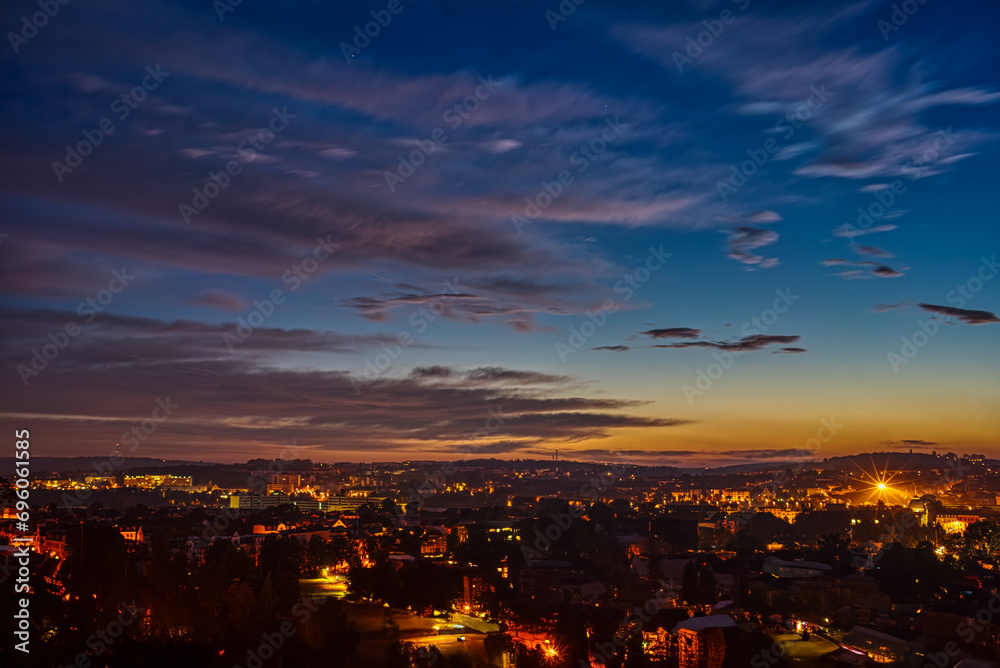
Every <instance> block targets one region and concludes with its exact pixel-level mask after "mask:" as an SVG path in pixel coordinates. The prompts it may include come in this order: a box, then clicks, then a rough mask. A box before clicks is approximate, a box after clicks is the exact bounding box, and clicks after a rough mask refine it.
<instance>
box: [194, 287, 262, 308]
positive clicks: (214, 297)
mask: <svg viewBox="0 0 1000 668" xmlns="http://www.w3.org/2000/svg"><path fill="white" fill-rule="evenodd" d="M191 303H192V304H197V305H199V306H212V307H215V308H219V309H222V310H223V311H229V312H230V313H237V312H239V311H242V310H244V309H246V307H247V306H248V305H249V302H248V301H247V300H245V299H243V298H242V297H239V296H238V295H234V294H233V293H231V292H227V291H226V290H205V291H204V292H202V293H201V294H200V295H198V296H197V297H196V298H195V299H193V300H191Z"/></svg>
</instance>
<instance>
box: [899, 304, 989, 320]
mask: <svg viewBox="0 0 1000 668" xmlns="http://www.w3.org/2000/svg"><path fill="white" fill-rule="evenodd" d="M918 306H919V307H920V308H922V309H923V310H925V311H929V312H931V313H938V314H940V315H945V316H949V317H952V318H957V319H959V320H961V321H962V322H964V323H966V324H969V325H985V324H989V323H993V322H1000V318H998V317H997V316H996V315H995V314H993V313H990V312H989V311H974V310H970V309H964V308H955V307H954V306H939V305H937V304H924V303H920V304H918Z"/></svg>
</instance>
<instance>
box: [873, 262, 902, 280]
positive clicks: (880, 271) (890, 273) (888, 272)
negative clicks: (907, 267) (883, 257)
mask: <svg viewBox="0 0 1000 668" xmlns="http://www.w3.org/2000/svg"><path fill="white" fill-rule="evenodd" d="M872 273H873V274H875V275H876V276H881V277H883V278H897V277H899V276H902V275H903V272H901V271H896V270H895V269H893V268H892V267H887V266H885V265H884V264H883V265H879V266H878V267H876V268H874V269H872Z"/></svg>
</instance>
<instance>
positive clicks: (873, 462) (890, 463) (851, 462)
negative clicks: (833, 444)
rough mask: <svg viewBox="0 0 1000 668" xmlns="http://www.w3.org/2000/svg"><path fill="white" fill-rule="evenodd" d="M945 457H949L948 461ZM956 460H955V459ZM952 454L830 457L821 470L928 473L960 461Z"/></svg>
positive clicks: (896, 453) (880, 454)
mask: <svg viewBox="0 0 1000 668" xmlns="http://www.w3.org/2000/svg"><path fill="white" fill-rule="evenodd" d="M945 455H951V457H952V459H951V460H949V459H948V458H947V457H946V456H945ZM956 458H957V459H956ZM960 460H961V457H959V456H958V455H954V454H953V453H938V454H936V455H935V454H929V453H926V452H865V453H861V454H858V455H846V456H843V457H830V458H829V459H827V460H825V461H824V462H823V464H822V468H824V469H827V470H830V471H857V470H858V468H859V467H860V468H861V469H864V470H865V471H872V470H878V471H884V470H889V471H929V470H931V469H943V468H950V466H949V462H950V461H953V462H957V461H960Z"/></svg>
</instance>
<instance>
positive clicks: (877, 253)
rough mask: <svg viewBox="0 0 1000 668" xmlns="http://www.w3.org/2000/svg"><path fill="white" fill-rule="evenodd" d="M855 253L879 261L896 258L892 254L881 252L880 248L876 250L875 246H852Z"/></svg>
mask: <svg viewBox="0 0 1000 668" xmlns="http://www.w3.org/2000/svg"><path fill="white" fill-rule="evenodd" d="M854 250H855V252H857V253H858V254H860V255H868V256H869V257H877V258H880V259H889V258H893V257H896V256H895V255H893V254H892V253H889V252H887V251H884V250H882V249H881V248H876V247H875V246H866V245H864V244H858V245H857V246H854Z"/></svg>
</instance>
